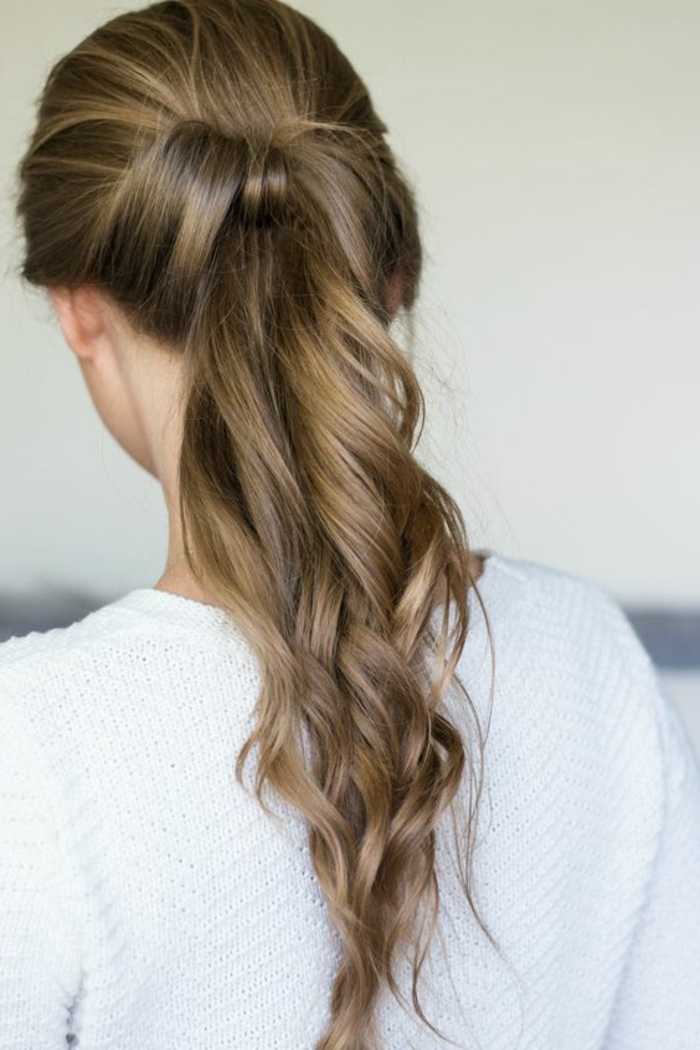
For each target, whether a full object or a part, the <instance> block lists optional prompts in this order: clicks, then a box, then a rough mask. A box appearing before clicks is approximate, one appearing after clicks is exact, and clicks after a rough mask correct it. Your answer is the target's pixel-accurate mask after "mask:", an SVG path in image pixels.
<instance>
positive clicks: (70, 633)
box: [0, 603, 125, 721]
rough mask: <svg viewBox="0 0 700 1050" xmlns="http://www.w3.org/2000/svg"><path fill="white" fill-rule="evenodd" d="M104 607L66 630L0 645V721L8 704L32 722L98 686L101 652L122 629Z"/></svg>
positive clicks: (37, 633)
mask: <svg viewBox="0 0 700 1050" xmlns="http://www.w3.org/2000/svg"><path fill="white" fill-rule="evenodd" d="M113 609H114V603H111V604H107V605H104V606H102V607H100V608H98V609H96V610H94V611H93V612H90V613H88V614H87V615H86V616H84V617H82V619H79V620H76V621H75V622H74V623H71V624H69V625H67V626H64V627H52V628H49V629H48V630H44V631H30V632H29V633H27V634H23V635H13V636H12V637H11V638H8V639H6V640H5V641H3V642H1V643H0V717H2V715H3V714H4V712H5V710H6V708H7V706H8V705H9V704H11V703H14V704H16V705H18V706H19V707H20V708H24V709H25V717H27V718H28V719H29V720H30V721H33V720H34V718H38V717H41V713H42V712H44V711H49V710H51V708H52V707H55V708H59V707H61V705H62V704H63V703H64V701H67V699H68V697H69V696H71V695H72V694H74V693H75V692H76V689H77V690H78V692H80V691H81V686H82V685H83V684H84V683H85V682H86V681H94V680H96V679H97V678H98V677H99V675H100V673H101V668H102V667H103V665H105V661H104V654H105V648H106V647H111V646H114V645H115V643H116V642H117V640H118V638H119V636H120V635H121V633H122V632H123V629H124V626H125V623H124V621H123V620H122V619H119V618H118V617H116V616H115V615H113Z"/></svg>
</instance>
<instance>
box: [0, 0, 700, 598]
mask: <svg viewBox="0 0 700 1050" xmlns="http://www.w3.org/2000/svg"><path fill="white" fill-rule="evenodd" d="M298 6H300V7H301V8H302V9H303V10H304V11H306V12H307V13H309V14H311V15H312V16H313V17H316V18H318V20H319V21H320V22H321V24H322V25H323V26H324V27H325V28H326V29H328V30H329V31H330V32H331V34H332V35H334V36H335V37H336V39H337V40H338V42H339V43H340V45H341V46H342V47H343V49H344V50H345V51H346V53H347V54H348V55H349V57H350V58H351V60H352V61H353V62H354V63H355V65H356V66H357V67H358V69H359V71H360V72H361V73H362V75H363V76H364V77H365V78H366V80H367V82H368V84H369V86H370V88H371V90H372V93H373V96H374V98H375V102H376V104H377V107H378V108H379V110H380V112H381V113H382V115H383V117H384V119H385V120H386V121H387V123H388V124H389V125H390V128H391V139H392V141H393V144H394V146H395V148H396V149H397V151H398V153H399V155H400V157H401V159H402V160H403V162H404V165H405V167H406V169H407V171H408V173H409V174H410V176H411V177H412V178H413V179H414V181H415V184H416V186H417V188H418V192H419V199H420V204H421V207H422V210H423V214H424V236H425V245H426V255H427V260H426V262H427V265H426V272H425V284H424V296H423V311H422V320H421V325H420V333H421V338H422V342H421V346H420V350H419V359H420V360H419V364H418V367H419V372H420V375H421V377H422V378H423V381H424V386H425V390H426V395H427V397H428V426H427V428H426V434H425V437H424V443H423V444H422V445H421V449H422V455H423V457H424V458H425V460H426V461H427V462H428V463H429V465H430V466H431V467H433V468H434V469H435V470H436V472H437V473H438V475H439V476H440V478H441V480H443V481H444V482H445V483H446V484H448V485H449V486H450V487H451V488H452V489H453V491H454V492H455V494H456V495H457V497H458V499H459V501H460V505H461V506H462V508H463V511H464V513H465V517H466V520H467V526H468V529H469V530H470V536H471V539H472V542H473V543H474V544H478V545H481V544H484V545H488V546H494V547H496V548H499V549H501V550H502V551H503V552H504V553H507V554H512V555H515V556H518V557H528V558H533V559H535V560H539V561H544V562H548V563H550V564H552V565H556V566H558V567H561V568H563V569H565V570H566V571H570V572H575V573H579V574H581V575H585V576H588V577H590V578H592V579H595V580H597V581H599V582H600V583H602V584H604V585H605V586H606V587H608V588H610V589H611V590H612V591H614V592H615V593H616V594H617V595H618V597H619V598H620V599H621V600H623V601H625V602H627V601H630V602H634V601H644V600H649V601H658V602H669V603H675V604H681V605H691V604H697V603H698V600H699V599H700V557H698V553H697V543H698V535H699V533H700V486H699V485H698V480H697V479H698V474H699V472H698V449H699V448H700V413H699V411H698V401H699V399H700V353H699V351H698V343H699V339H698V336H699V335H700V319H699V312H698V306H697V294H696V286H697V280H698V261H697V245H698V243H699V242H700V145H699V138H698V119H697V107H698V98H699V97H700V5H698V4H697V3H695V2H683V0H656V2H654V3H650V2H646V0H635V2H634V3H633V2H631V0H608V2H605V3H604V2H601V0H589V2H588V3H586V4H563V3H554V2H545V0H531V2H530V3H528V4H523V3H521V2H518V0H510V2H500V0H482V2H481V3H473V2H472V3H469V2H464V0H435V2H433V3H431V4H424V3H422V2H421V3H418V2H414V0H403V2H394V3H391V2H389V0H383V2H382V0H371V2H370V0H352V2H350V0H306V2H304V3H300V4H299V5H298ZM120 9H122V8H121V7H120V6H119V5H115V4H107V3H102V2H98V0H70V2H68V0H62V2H61V3H60V4H55V3H53V2H49V0H23V2H22V3H21V4H7V5H4V6H3V10H2V15H1V21H0V29H1V35H2V39H3V45H4V46H3V51H4V61H3V68H2V85H0V86H1V89H2V106H3V111H2V130H3V133H2V170H1V171H0V175H1V177H2V178H3V180H4V183H3V184H4V186H5V187H6V193H4V194H3V213H2V226H1V228H0V233H1V235H2V247H3V249H4V250H3V274H2V285H1V287H0V308H1V309H2V311H3V320H2V332H3V336H4V340H3V352H2V358H1V361H2V364H1V369H2V371H1V373H0V398H1V402H0V464H1V467H0V469H1V480H2V500H1V504H0V588H1V589H2V590H3V591H4V592H7V591H8V590H17V591H19V590H21V591H28V590H34V589H35V588H41V589H43V590H44V591H45V590H46V588H47V587H50V588H55V587H70V588H72V589H74V590H76V589H77V590H85V591H89V592H90V593H96V594H97V593H99V594H100V595H102V594H104V595H107V594H109V595H114V596H116V595H117V594H120V593H123V592H124V591H126V590H127V589H129V588H130V587H132V586H138V585H150V584H151V583H152V582H154V581H155V580H156V579H157V577H158V576H159V575H160V573H161V571H162V568H163V564H164V555H165V515H164V510H163V507H162V502H161V499H160V494H159V489H158V487H157V485H156V483H155V482H154V481H153V480H152V479H151V478H150V477H148V476H147V475H146V474H145V473H144V472H143V471H142V470H141V468H139V467H137V466H136V465H135V464H133V463H132V462H131V461H130V460H128V459H127V457H126V455H125V454H124V453H123V452H122V451H121V450H120V449H119V448H118V447H117V446H116V445H115V443H114V441H113V439H112V438H111V437H110V436H109V434H108V433H107V432H106V431H105V430H104V429H103V427H102V425H101V423H100V421H99V419H98V418H97V416H96V414H95V412H94V409H93V408H92V405H91V403H90V401H89V398H88V394H87V392H86V390H85V389H84V387H83V381H82V377H81V375H80V371H79V368H78V365H77V363H76V362H75V360H74V359H73V357H72V355H71V354H70V353H69V352H68V350H66V349H65V348H64V347H63V345H62V343H61V338H60V335H59V333H58V329H57V327H56V325H55V323H54V322H53V321H52V319H51V314H50V311H49V309H48V306H47V305H45V304H44V303H43V302H42V300H41V299H40V298H37V297H36V293H33V292H29V293H27V292H23V291H22V290H21V288H20V286H19V284H18V282H17V280H16V279H15V277H14V276H13V266H15V265H16V262H17V259H18V255H17V250H18V246H17V244H16V243H15V241H14V239H13V233H12V228H11V225H10V218H11V217H10V203H11V202H7V201H6V200H5V199H4V198H6V197H7V194H8V192H9V185H10V184H9V181H8V180H9V179H10V178H11V172H12V168H13V165H14V164H15V163H16V161H17V160H18V158H19V156H20V153H21V150H22V145H23V142H24V138H25V136H26V134H27V133H28V130H29V127H30V122H31V103H32V100H33V98H34V96H35V95H36V93H38V91H39V89H40V87H41V84H42V82H43V78H44V76H45V74H46V72H47V69H48V64H49V62H50V61H51V60H52V59H54V58H55V57H57V56H58V55H59V54H60V53H62V52H63V51H64V50H66V49H67V48H68V47H69V46H71V45H72V44H73V43H74V42H77V40H78V39H79V38H80V37H81V36H82V35H84V34H85V33H86V32H87V31H88V30H89V29H90V28H92V26H94V25H96V24H97V23H98V22H100V21H102V20H104V19H105V18H106V17H107V16H108V15H111V14H113V13H117V12H118V11H119V10H120ZM443 382H446V383H447V384H448V387H449V389H448V390H444V389H443V388H442V387H441V383H443Z"/></svg>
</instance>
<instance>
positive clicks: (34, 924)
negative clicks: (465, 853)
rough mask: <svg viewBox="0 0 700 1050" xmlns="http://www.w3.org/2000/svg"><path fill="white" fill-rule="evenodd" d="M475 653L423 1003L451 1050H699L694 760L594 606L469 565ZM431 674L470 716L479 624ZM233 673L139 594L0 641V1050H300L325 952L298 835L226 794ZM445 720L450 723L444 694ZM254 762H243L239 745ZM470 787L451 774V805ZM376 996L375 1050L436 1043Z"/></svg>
mask: <svg viewBox="0 0 700 1050" xmlns="http://www.w3.org/2000/svg"><path fill="white" fill-rule="evenodd" d="M481 553H483V554H485V555H486V556H487V560H486V566H485V570H484V573H483V574H482V576H481V578H480V580H479V583H478V586H479V591H480V594H481V597H482V599H483V601H484V605H485V607H486V610H487V613H488V616H489V622H490V625H491V629H492V633H493V642H494V646H495V659H496V666H495V680H494V682H493V688H494V694H493V706H492V713H491V721H490V728H489V734H488V741H487V745H486V752H485V764H484V789H483V794H482V798H481V804H480V817H479V823H478V834H477V841H478V845H477V851H476V855H475V861H474V879H475V892H476V899H477V903H478V904H479V907H480V911H481V914H482V916H483V918H484V920H485V922H486V925H487V926H488V928H489V930H490V932H491V933H492V934H493V936H494V937H495V938H496V940H497V942H498V944H499V946H500V949H501V953H502V954H499V953H498V952H496V951H495V950H494V948H493V947H492V946H491V945H490V944H489V942H488V941H487V940H486V938H485V937H484V935H483V933H482V932H481V930H480V929H479V927H478V925H477V923H476V920H475V919H474V916H473V914H472V913H471V911H470V909H469V907H468V904H467V902H466V899H465V897H464V895H463V893H462V890H461V888H460V884H459V881H458V875H457V873H456V871H455V866H454V839H453V835H452V823H451V821H448V819H447V817H445V818H444V820H443V823H442V824H441V825H440V826H439V828H438V849H437V862H438V872H439V885H440V917H439V925H438V933H437V935H436V937H435V939H434V941H433V946H432V948H431V951H430V953H429V955H428V958H427V961H426V963H425V965H424V967H423V971H422V973H421V976H420V979H419V984H418V993H419V1001H420V1003H421V1006H422V1008H423V1010H424V1012H425V1014H426V1016H427V1017H428V1019H429V1020H430V1021H431V1023H432V1024H434V1025H435V1026H436V1027H437V1028H438V1029H439V1031H440V1032H442V1033H443V1035H445V1036H447V1037H448V1038H449V1039H451V1040H453V1044H452V1045H455V1046H457V1047H462V1048H465V1050H477V1048H480V1050H698V1047H700V768H699V765H698V760H697V757H696V756H695V753H694V751H693V749H692V747H691V744H690V742H689V739H688V736H687V735H686V732H685V730H684V728H683V726H682V724H681V722H680V719H679V717H678V715H677V713H676V711H675V709H674V707H673V706H672V704H671V702H670V700H669V698H668V697H667V696H666V695H665V693H664V691H663V689H662V687H661V685H660V681H659V678H658V677H657V674H656V671H655V668H654V666H653V664H652V663H651V660H650V658H649V656H648V655H647V652H646V650H645V649H644V648H643V646H642V644H641V642H640V641H639V639H638V637H637V635H636V634H635V632H634V630H633V628H632V626H631V624H630V622H629V621H628V619H627V617H626V616H625V614H624V613H623V611H622V610H621V608H620V607H619V606H618V605H617V603H616V602H615V601H614V600H613V598H612V597H611V596H610V594H609V593H608V592H607V591H605V590H604V589H603V588H602V587H600V586H599V585H597V584H595V583H593V582H591V581H588V580H586V579H584V578H582V577H578V576H574V575H571V574H568V573H565V572H563V571H561V570H558V569H555V568H553V567H551V566H547V565H543V564H541V563H538V562H533V561H526V560H522V559H517V558H512V557H506V556H505V555H502V554H499V553H497V552H495V551H493V550H489V549H482V551H481ZM469 615H470V627H469V633H468V637H467V642H466V645H465V648H464V651H463V653H462V657H461V660H460V663H459V665H458V673H459V675H460V678H461V680H462V681H463V682H464V684H465V685H466V687H467V689H468V691H469V695H470V697H471V699H472V701H473V703H474V705H475V707H476V709H477V712H479V714H480V717H482V719H485V718H486V715H487V713H488V706H489V691H490V687H491V684H492V681H491V660H490V650H489V642H488V633H487V630H486V625H485V622H484V617H483V613H482V610H481V606H480V604H479V602H478V600H477V599H476V596H475V595H474V593H473V591H470V594H469ZM258 684H259V674H258V669H257V666H256V663H255V660H254V659H253V657H252V655H251V651H250V650H249V647H248V646H247V644H246V642H245V640H244V638H243V636H242V634H241V633H240V632H239V630H238V629H237V628H236V627H234V625H233V624H232V623H231V622H230V621H229V620H228V619H227V617H226V614H225V613H224V612H223V611H222V610H221V609H217V608H215V607H214V606H211V605H204V604H202V603H199V602H195V601H193V600H191V599H187V598H183V597H181V596H178V595H175V594H171V593H166V592H162V591H158V590H155V589H153V588H140V589H137V590H133V591H130V592H129V593H128V594H126V595H125V596H123V597H122V598H119V599H117V600H116V601H114V602H112V603H111V604H108V605H104V606H103V607H102V608H100V609H98V610H97V611H95V612H93V613H91V614H90V615H88V616H87V617H85V618H84V619H82V620H80V621H78V622H77V623H75V624H72V625H71V626H70V627H67V628H56V629H53V630H49V631H45V632H33V633H31V634H29V635H26V636H23V637H15V638H12V639H10V640H9V641H7V642H5V643H4V644H2V645H0V1048H1V1050H58V1048H64V1050H65V1047H66V1046H74V1047H75V1046H77V1047H79V1048H81V1050H175V1048H177V1050H181V1048H183V1050H184V1048H185V1047H195V1046H196V1047H202V1048H203V1050H313V1048H314V1046H315V1042H316V1040H317V1039H318V1037H319V1036H320V1034H321V1032H322V1030H323V1028H324V1026H325V1023H326V1021H327V1020H328V1016H329V1014H328V1009H329V1002H328V1000H329V991H330V986H331V981H332V977H333V973H334V970H335V967H336V965H337V962H338V959H339V958H340V945H339V942H338V939H337V937H336V935H335V933H334V931H333V929H332V928H331V926H330V923H329V919H328V914H327V910H326V905H325V901H324V899H323V896H322V894H321V892H320V889H319V887H318V884H317V881H316V879H315V876H314V873H313V869H312V866H311V861H310V856H309V852H308V846H307V835H306V829H305V826H304V824H303V822H302V820H301V819H300V817H299V816H298V815H297V814H296V813H295V812H294V811H292V810H290V809H289V808H287V807H286V805H283V804H282V802H281V800H275V798H274V797H273V796H272V795H271V794H270V795H267V794H266V796H265V798H266V801H268V802H269V804H270V806H271V808H272V810H273V812H274V813H275V814H277V816H278V817H279V818H281V819H279V820H278V821H277V820H273V819H271V818H270V817H267V816H266V815H265V813H264V812H263V810H262V808H261V807H260V806H259V804H258V803H257V802H256V801H255V799H254V796H253V794H252V783H253V775H252V772H251V771H252V770H254V767H255V759H254V757H253V758H251V760H250V763H249V764H248V765H247V766H246V769H247V770H248V771H249V772H247V774H246V777H245V781H246V784H247V788H246V789H244V787H243V786H241V785H240V784H238V783H237V781H236V779H235V775H234V769H233V767H234V763H235V758H236V755H237V753H238V751H239V749H240V747H241V746H242V744H243V743H244V741H245V739H246V738H247V736H248V735H249V733H250V731H251V729H252V728H253V725H254V722H253V718H252V708H253V704H254V702H255V698H256V695H257V688H258ZM447 706H448V708H449V710H450V714H451V716H452V717H453V718H454V720H455V721H456V722H457V724H458V725H459V726H460V728H463V730H464V732H465V734H468V733H469V732H470V729H469V726H470V723H469V721H468V720H467V718H466V715H465V712H464V700H463V696H462V694H461V693H459V692H458V691H457V692H455V693H454V694H453V693H452V691H450V694H448V698H447ZM253 754H255V752H254V753H253ZM466 791H467V786H466V779H465V792H466ZM399 983H400V986H401V988H402V990H403V994H404V996H405V1000H404V1005H403V1006H401V1005H400V1004H399V1003H397V1001H396V999H394V997H393V996H392V995H391V993H390V992H388V991H387V992H386V993H385V994H384V995H383V996H382V998H381V1000H380V1003H379V1010H378V1016H379V1028H380V1031H381V1033H382V1037H383V1040H384V1047H385V1048H386V1050H407V1048H410V1047H413V1048H415V1050H438V1048H441V1047H445V1048H447V1047H449V1046H450V1043H448V1042H445V1041H443V1040H441V1039H439V1038H438V1036H436V1035H435V1034H434V1033H433V1032H432V1031H431V1030H430V1029H429V1028H428V1027H427V1026H426V1025H424V1024H423V1023H422V1022H421V1021H420V1019H419V1018H418V1016H417V1015H416V1014H415V1011H414V1010H413V1008H412V1005H411V990H410V989H411V983H410V959H409V957H406V959H405V960H404V961H403V962H402V963H401V964H400V966H399Z"/></svg>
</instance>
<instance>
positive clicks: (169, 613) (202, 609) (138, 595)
mask: <svg viewBox="0 0 700 1050" xmlns="http://www.w3.org/2000/svg"><path fill="white" fill-rule="evenodd" d="M472 553H474V554H478V555H479V556H481V557H483V559H484V567H483V569H482V571H481V575H480V576H479V578H478V580H477V586H478V588H479V591H480V593H481V592H482V591H483V585H484V584H485V583H486V584H487V585H489V586H490V583H489V581H490V580H491V579H492V577H493V575H494V572H495V571H496V570H497V569H498V566H499V565H500V563H501V561H502V559H501V556H500V555H499V554H498V552H497V551H495V550H493V549H492V548H490V547H477V548H473V549H472ZM467 599H468V603H469V613H470V615H471V613H472V611H473V609H474V606H475V603H476V602H477V599H476V597H475V594H474V588H473V587H470V588H469V590H468V592H467ZM112 607H113V608H114V607H118V608H120V609H129V610H133V611H135V612H141V613H145V614H147V615H151V616H154V617H156V618H158V619H160V620H164V621H166V622H167V623H170V624H181V625H182V626H184V627H199V628H204V629H207V628H211V629H213V630H215V631H221V630H224V631H228V632H232V633H234V634H235V635H236V636H238V637H239V638H240V637H242V632H241V630H240V628H239V627H237V626H236V624H235V623H234V622H233V621H232V619H231V617H230V615H229V614H228V613H227V612H226V610H225V609H222V608H221V606H219V605H211V604H210V603H209V602H200V601H199V600H198V599H196V598H186V597H185V596H184V595H182V594H176V593H175V592H174V591H163V590H160V589H158V588H156V587H136V588H134V589H133V590H131V591H128V592H127V593H126V594H124V595H123V596H122V597H121V598H117V600H116V601H115V602H113V603H112Z"/></svg>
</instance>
